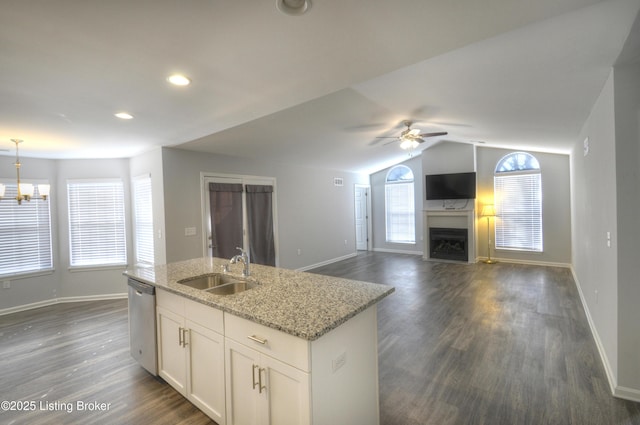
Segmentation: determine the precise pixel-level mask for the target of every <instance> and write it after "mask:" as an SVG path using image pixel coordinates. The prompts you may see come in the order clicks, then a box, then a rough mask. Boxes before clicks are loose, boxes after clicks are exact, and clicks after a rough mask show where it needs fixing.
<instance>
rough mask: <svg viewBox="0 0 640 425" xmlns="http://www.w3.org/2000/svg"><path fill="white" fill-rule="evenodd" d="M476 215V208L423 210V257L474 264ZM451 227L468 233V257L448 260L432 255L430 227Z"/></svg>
mask: <svg viewBox="0 0 640 425" xmlns="http://www.w3.org/2000/svg"><path fill="white" fill-rule="evenodd" d="M475 223H476V216H475V210H474V209H426V210H423V240H424V254H423V257H422V258H423V259H425V260H429V261H455V262H460V263H464V262H466V263H468V264H472V263H475V262H476V238H475ZM431 228H449V229H459V230H460V229H461V230H463V231H466V234H467V244H466V245H467V246H466V250H467V257H466V259H459V260H447V259H442V258H436V257H432V255H431V243H430V237H431V236H430V234H429V229H431Z"/></svg>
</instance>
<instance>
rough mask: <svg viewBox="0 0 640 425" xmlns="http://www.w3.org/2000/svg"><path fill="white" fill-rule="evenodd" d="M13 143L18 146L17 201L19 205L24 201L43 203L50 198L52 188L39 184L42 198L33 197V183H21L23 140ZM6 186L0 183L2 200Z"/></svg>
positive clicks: (16, 140)
mask: <svg viewBox="0 0 640 425" xmlns="http://www.w3.org/2000/svg"><path fill="white" fill-rule="evenodd" d="M11 141H12V142H13V143H15V144H16V162H15V164H14V165H15V166H16V190H17V192H18V194H17V195H16V197H15V200H16V201H18V205H20V204H22V201H30V200H32V199H42V200H43V201H46V200H47V197H48V196H49V191H50V190H51V186H50V185H48V184H39V185H38V192H39V194H40V196H36V197H34V196H33V192H34V186H33V184H31V183H21V182H20V166H21V165H22V164H21V163H20V151H19V145H20V143H22V140H20V139H11ZM5 189H6V187H5V185H4V184H2V183H0V199H2V198H3V197H4V192H5Z"/></svg>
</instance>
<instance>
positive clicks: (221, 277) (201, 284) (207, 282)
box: [178, 273, 244, 289]
mask: <svg viewBox="0 0 640 425" xmlns="http://www.w3.org/2000/svg"><path fill="white" fill-rule="evenodd" d="M240 282H244V280H243V279H242V278H239V277H235V276H229V275H226V274H220V273H213V274H208V275H204V276H196V277H190V278H188V279H182V280H179V281H178V283H179V284H181V285H185V286H189V287H191V288H194V289H209V288H215V287H216V286H220V285H226V284H228V283H240Z"/></svg>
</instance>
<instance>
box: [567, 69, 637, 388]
mask: <svg viewBox="0 0 640 425" xmlns="http://www.w3.org/2000/svg"><path fill="white" fill-rule="evenodd" d="M639 105H640V66H639V65H637V64H636V65H628V66H617V67H616V68H615V69H614V71H613V72H612V73H611V75H610V77H609V79H608V80H607V83H606V85H605V86H604V88H603V90H602V92H601V94H600V96H599V97H598V99H597V101H596V103H595V104H594V106H593V109H592V111H591V114H590V116H589V117H588V119H587V121H586V123H585V125H584V127H583V128H582V130H581V132H580V135H579V137H578V140H576V144H575V147H574V150H573V153H572V155H571V173H572V182H573V186H572V211H573V214H572V226H573V231H572V234H573V237H572V246H573V256H572V262H573V271H574V276H575V278H576V282H577V285H578V288H579V290H580V295H581V297H582V300H583V304H584V306H585V310H586V313H587V316H588V318H589V323H590V325H591V328H592V330H593V333H594V337H595V339H596V342H597V344H598V348H599V350H600V353H601V355H602V358H603V360H604V364H605V369H606V371H607V374H608V376H609V381H610V383H611V386H612V387H613V389H614V392H615V394H617V395H618V396H621V397H625V398H632V399H635V400H640V368H639V367H638V359H640V334H639V332H638V323H640V309H638V302H640V286H639V285H638V276H639V275H640V256H639V255H638V252H639V250H638V248H637V241H638V240H639V238H640V226H638V220H637V212H638V208H640V205H639V204H640V189H639V188H640V178H639V176H638V169H639V168H640V153H639V148H638V146H639V145H640V135H639V132H640V130H639V126H640V118H639V115H640V106H639ZM587 137H588V139H589V153H588V155H586V156H585V155H584V154H583V141H584V140H585V139H586V138H587ZM607 232H610V233H611V246H608V244H607Z"/></svg>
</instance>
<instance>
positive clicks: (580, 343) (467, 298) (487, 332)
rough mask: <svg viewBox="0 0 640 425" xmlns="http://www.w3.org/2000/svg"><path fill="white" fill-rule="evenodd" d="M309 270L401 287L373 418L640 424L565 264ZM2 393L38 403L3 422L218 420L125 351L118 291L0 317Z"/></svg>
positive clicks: (408, 422) (382, 343)
mask: <svg viewBox="0 0 640 425" xmlns="http://www.w3.org/2000/svg"><path fill="white" fill-rule="evenodd" d="M313 272H314V273H322V274H326V275H333V276H341V277H346V278H352V279H359V280H366V281H370V282H377V283H386V284H390V285H394V286H395V287H396V292H395V293H394V294H392V295H391V296H390V297H387V298H386V299H384V300H383V301H382V302H381V303H380V304H379V306H378V307H379V308H378V325H379V354H380V365H379V366H380V417H381V421H380V423H381V425H414V424H420V425H426V424H437V425H442V424H465V425H466V424H492V425H495V424H509V425H511V424H536V425H537V424H580V425H583V424H585V425H589V424H597V425H603V424H607V425H609V424H640V404H638V403H633V402H629V401H624V400H620V399H616V398H614V397H612V396H611V394H610V392H609V387H608V384H607V381H606V378H605V374H604V369H603V367H602V364H601V362H600V358H599V356H598V353H597V350H596V347H595V343H594V341H593V338H592V336H591V333H590V331H589V328H588V324H587V320H586V317H585V315H584V311H583V310H582V307H581V305H580V300H579V297H578V294H577V290H576V288H575V284H574V283H573V279H572V277H571V273H570V272H569V270H567V269H562V268H549V267H534V266H523V265H512V264H500V263H498V264H495V265H485V264H476V265H462V264H461V265H458V264H445V263H431V262H424V261H422V259H421V258H420V257H418V256H412V255H401V254H385V253H371V252H369V253H362V254H360V255H358V256H357V257H355V258H352V259H348V260H345V261H342V262H339V263H335V264H331V265H328V266H325V267H321V268H318V269H315V270H313ZM2 400H14V401H34V402H36V410H35V411H31V412H15V411H3V410H0V423H1V424H30V425H32V424H49V423H59V424H210V423H213V422H211V421H210V420H209V419H208V418H207V417H206V416H205V415H204V414H202V413H201V412H200V411H199V410H198V409H196V408H195V407H193V406H192V405H191V404H190V403H189V402H187V401H186V400H185V399H184V398H183V397H182V396H180V395H179V394H178V393H177V392H176V391H174V390H173V389H172V388H171V387H170V386H169V385H168V384H166V383H164V382H163V381H162V380H161V379H157V378H153V377H152V376H151V375H149V374H148V373H147V372H146V371H144V369H142V368H141V367H139V366H138V365H137V364H136V363H135V362H134V361H133V359H132V358H131V357H130V355H129V347H128V322H127V302H126V300H115V301H96V302H85V303H73V304H58V305H54V306H49V307H44V308H40V309H36V310H31V311H27V312H21V313H14V314H11V315H6V316H0V401H2ZM77 401H83V402H100V403H110V405H109V406H108V410H105V411H89V410H85V411H78V410H77V408H76V402H77ZM41 402H42V403H44V404H42V403H41ZM56 403H57V405H56ZM64 403H73V406H72V407H73V412H71V413H67V411H66V409H65V407H66V405H65V404H64ZM42 407H44V408H45V409H46V408H49V410H40V409H41V408H42ZM274 425H277V424H274ZM335 425H349V424H335Z"/></svg>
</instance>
